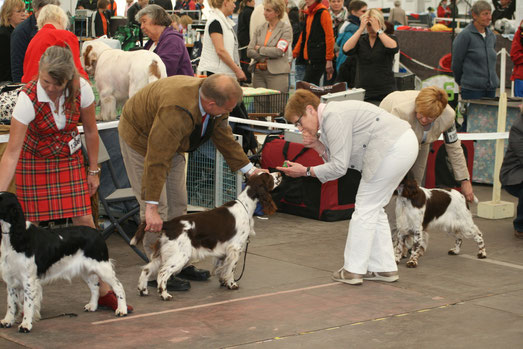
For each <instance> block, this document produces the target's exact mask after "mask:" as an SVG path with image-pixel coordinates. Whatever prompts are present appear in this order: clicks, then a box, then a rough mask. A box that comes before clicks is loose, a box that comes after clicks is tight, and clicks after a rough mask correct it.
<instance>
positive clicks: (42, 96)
mask: <svg viewBox="0 0 523 349" xmlns="http://www.w3.org/2000/svg"><path fill="white" fill-rule="evenodd" d="M80 96H81V98H80V108H82V109H83V108H87V107H88V106H90V105H91V104H92V103H93V102H94V94H93V90H92V88H91V85H89V83H88V82H87V81H86V80H85V79H84V78H80ZM36 98H37V100H38V102H40V103H43V102H47V103H49V106H50V107H51V112H52V113H53V117H54V122H55V123H56V127H57V128H58V129H59V130H62V129H63V128H64V127H65V112H64V102H65V93H64V94H62V96H61V97H60V100H59V102H58V104H59V109H58V113H56V106H55V105H54V102H53V101H52V100H51V99H50V98H49V96H48V95H47V93H46V92H45V90H44V88H43V87H42V85H41V84H40V80H38V82H37V83H36ZM35 116H36V115H35V109H34V106H33V102H31V99H29V96H28V95H27V94H26V93H25V92H20V94H19V95H18V99H17V101H16V105H15V108H14V109H13V118H15V119H16V120H17V121H19V122H21V123H22V124H24V125H29V123H30V122H31V121H33V120H34V119H35Z"/></svg>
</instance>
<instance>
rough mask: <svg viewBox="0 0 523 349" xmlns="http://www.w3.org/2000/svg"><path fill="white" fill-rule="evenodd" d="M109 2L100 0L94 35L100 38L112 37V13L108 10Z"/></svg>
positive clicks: (95, 17) (95, 18)
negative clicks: (110, 31) (110, 29)
mask: <svg viewBox="0 0 523 349" xmlns="http://www.w3.org/2000/svg"><path fill="white" fill-rule="evenodd" d="M108 5H109V0H98V10H97V11H96V15H95V16H94V35H95V36H96V37H100V36H102V35H107V36H110V33H109V28H110V18H111V11H109V10H107V6H108Z"/></svg>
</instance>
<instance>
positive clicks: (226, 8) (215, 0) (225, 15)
mask: <svg viewBox="0 0 523 349" xmlns="http://www.w3.org/2000/svg"><path fill="white" fill-rule="evenodd" d="M209 4H210V5H211V7H212V8H211V9H210V11H209V14H208V16H207V17H208V18H207V23H206V24H205V33H204V35H203V42H202V54H201V56H200V63H199V64H198V69H197V71H198V73H199V74H203V75H207V76H209V75H212V74H227V75H231V76H236V78H237V79H238V80H239V81H244V80H246V77H245V73H244V72H243V70H242V68H241V67H240V55H239V54H238V38H237V37H236V33H235V31H234V28H233V27H234V22H233V20H232V19H230V18H229V16H230V15H232V13H233V11H234V8H235V7H236V5H235V4H234V0H210V1H209Z"/></svg>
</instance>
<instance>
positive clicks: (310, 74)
mask: <svg viewBox="0 0 523 349" xmlns="http://www.w3.org/2000/svg"><path fill="white" fill-rule="evenodd" d="M305 2H306V4H307V13H306V14H307V17H306V19H305V28H304V30H303V31H302V32H301V35H300V38H299V39H298V42H297V43H296V47H295V48H294V51H293V56H294V58H297V59H299V60H300V61H305V64H306V67H305V76H304V78H303V80H304V81H307V82H310V83H313V84H315V85H318V86H319V85H320V79H321V77H322V75H323V73H324V72H326V73H327V74H326V80H330V79H331V78H332V75H333V73H334V66H333V63H332V61H333V59H334V32H333V30H332V19H331V16H330V14H329V11H328V10H327V7H325V6H324V5H323V4H322V3H321V0H305Z"/></svg>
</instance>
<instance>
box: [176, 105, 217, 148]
mask: <svg viewBox="0 0 523 349" xmlns="http://www.w3.org/2000/svg"><path fill="white" fill-rule="evenodd" d="M176 108H178V109H180V110H182V111H184V112H185V113H186V114H188V115H189V116H190V117H191V120H192V122H193V124H195V127H194V130H193V131H192V133H191V135H190V136H189V149H188V150H187V152H188V153H190V152H193V151H195V150H196V149H198V147H199V146H200V145H202V144H203V143H205V142H207V140H209V138H211V136H212V131H213V129H214V117H213V116H211V115H209V116H208V119H209V121H208V122H207V128H206V129H205V133H204V135H203V136H202V127H203V124H199V125H197V124H196V122H195V120H194V117H193V116H192V114H191V112H190V111H188V110H187V109H185V108H184V107H180V106H179V105H177V106H176Z"/></svg>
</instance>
